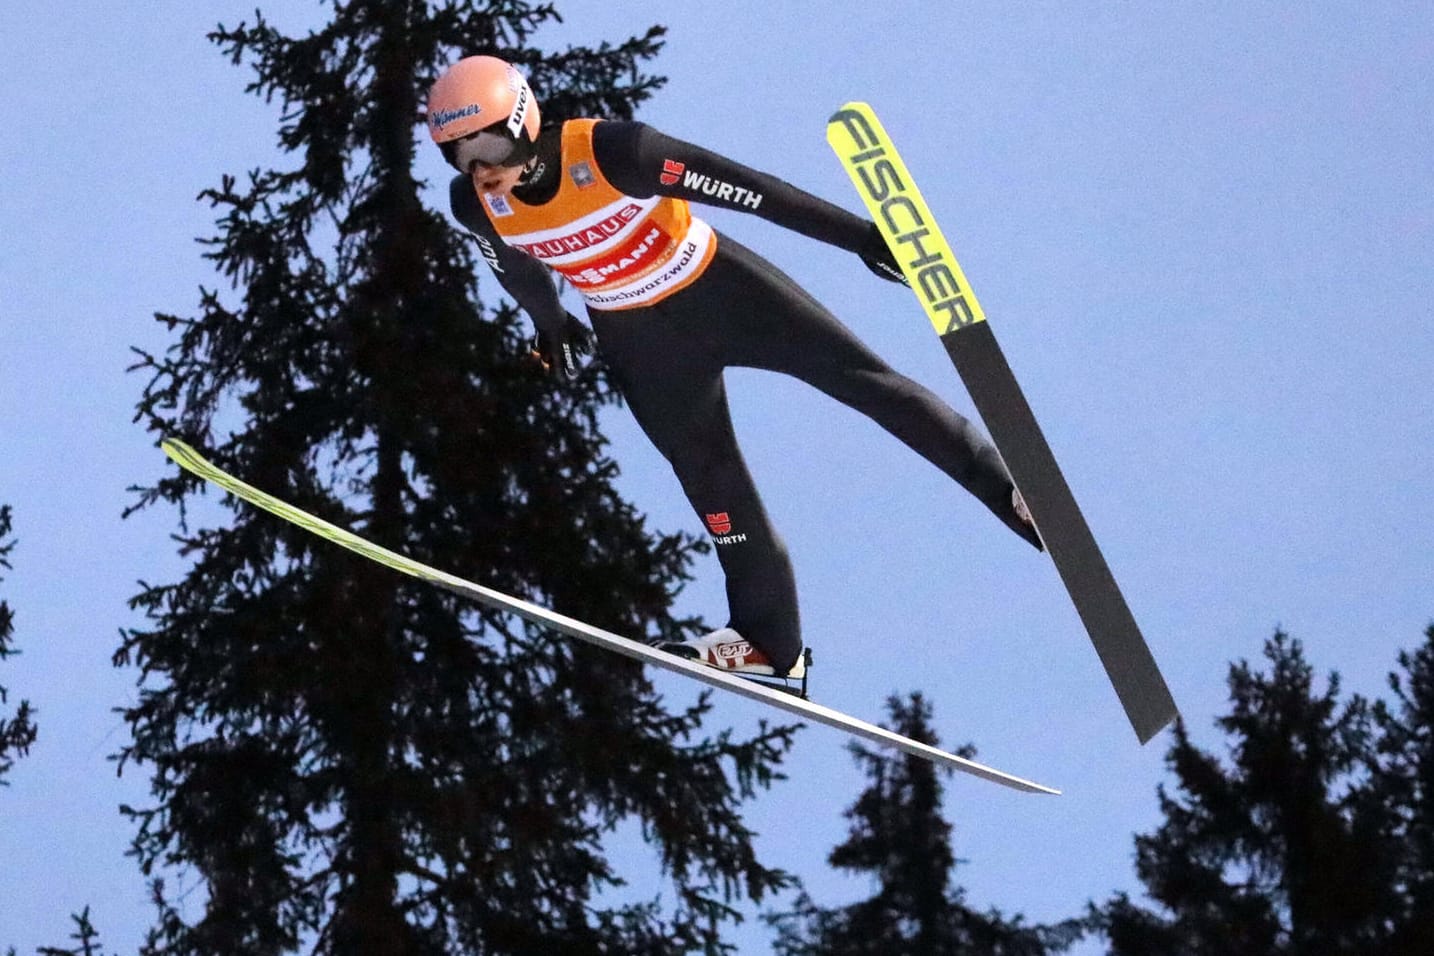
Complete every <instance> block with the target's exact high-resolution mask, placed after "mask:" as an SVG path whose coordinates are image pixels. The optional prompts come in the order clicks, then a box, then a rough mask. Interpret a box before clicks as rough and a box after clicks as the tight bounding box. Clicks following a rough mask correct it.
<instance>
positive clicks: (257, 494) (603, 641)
mask: <svg viewBox="0 0 1434 956" xmlns="http://www.w3.org/2000/svg"><path fill="white" fill-rule="evenodd" d="M161 447H162V448H163V449H164V453H165V454H166V455H168V456H169V457H170V458H171V459H173V460H174V462H175V463H176V464H178V465H179V466H180V467H181V468H183V469H185V470H186V471H188V472H190V473H192V474H194V475H197V476H199V477H200V478H203V479H204V480H205V481H209V482H212V483H213V484H215V485H217V486H218V487H220V488H223V489H224V490H225V491H228V492H230V493H231V494H233V495H235V496H236V497H239V498H242V499H244V500H245V501H247V502H249V503H250V504H252V505H255V506H257V507H259V508H262V509H264V510H265V511H268V512H269V513H271V514H274V515H277V516H278V517H280V518H283V519H284V520H285V521H289V522H291V523H293V524H296V525H298V526H299V527H301V528H303V529H305V530H306V531H310V532H312V533H313V534H316V535H318V536H319V537H321V538H325V539H327V540H329V541H332V542H334V543H335V544H338V545H342V546H343V547H345V548H348V549H349V550H350V551H354V552H356V553H358V554H361V555H363V556H364V557H366V558H369V559H370V560H372V561H377V562H378V563H379V564H383V565H386V566H387V567H390V568H393V569H394V570H395V571H400V572H402V573H404V574H408V575H411V576H413V577H416V578H421V579H422V580H424V581H428V582H430V583H433V584H437V585H439V586H440V587H443V588H447V589H448V590H450V591H452V592H454V593H455V594H459V595H462V596H463V597H467V598H471V599H473V600H475V601H478V602H480V603H482V604H486V605H487V606H489V607H493V608H497V609H499V610H503V611H510V612H512V613H514V614H516V615H518V616H519V617H521V618H523V619H524V620H526V621H530V622H532V623H534V624H537V625H539V626H542V627H548V628H551V629H553V630H555V631H557V632H559V633H561V634H565V635H567V636H568V637H573V638H577V639H578V640H581V641H586V642H587V643H589V644H594V645H597V646H598V647H602V648H605V649H606V650H609V651H613V652H614V653H617V654H621V655H623V656H624V657H628V658H631V659H633V660H637V661H641V662H643V663H646V664H652V665H654V666H656V667H661V668H663V669H665V670H669V671H675V672H676V673H679V674H683V675H685V676H687V677H691V678H693V679H694V680H698V681H701V682H702V683H704V684H708V685H710V686H713V687H720V688H722V689H723V690H728V691H731V692H733V693H735V694H738V695H740V696H743V697H747V698H749V699H752V700H759V701H762V702H763V703H766V704H770V705H771V706H773V707H777V708H779V709H781V710H785V711H788V712H789V713H792V714H796V715H797V716H799V717H803V718H806V719H809V720H814V721H816V722H817V723H821V724H826V725H827V726H828V727H834V728H836V729H838V730H842V731H845V732H846V733H849V734H852V735H854V736H857V737H861V738H863V739H865V740H869V741H871V742H872V743H876V744H880V745H882V746H885V747H893V748H896V749H898V750H901V751H903V752H905V753H909V754H911V755H913V756H916V757H921V758H922V759H925V760H929V761H931V762H932V763H935V764H938V765H940V766H945V767H950V768H951V769H953V770H958V771H960V772H962V773H966V774H970V775H972V776H975V777H980V778H981V779H983V780H989V781H991V782H993V783H998V784H1000V785H1001V786H1003V787H1009V788H1011V789H1013V790H1020V791H1023V792H1025V793H1049V794H1059V793H1060V791H1059V790H1055V789H1052V788H1050V787H1047V786H1043V785H1042V784H1039V783H1033V782H1031V781H1029V780H1025V779H1022V778H1020V777H1015V776H1012V775H1010V774H1008V773H1003V772H1001V771H1000V770H995V769H993V768H991V767H987V766H985V765H984V764H979V763H976V762H975V761H974V760H967V759H966V758H964V757H958V756H957V755H955V754H952V753H947V752H946V751H944V750H941V749H939V748H936V747H932V746H931V745H929V744H924V743H922V742H920V741H918V740H912V739H910V738H909V737H903V736H902V735H900V734H897V733H894V732H892V731H890V730H887V729H886V728H885V727H878V726H876V725H875V724H870V723H867V722H866V721H863V720H859V719H857V718H855V717H851V716H848V715H847V714H843V713H841V712H840V711H837V710H833V709H831V708H830V707H823V706H822V705H821V704H814V703H812V702H811V701H809V700H803V699H802V698H800V697H795V696H793V695H791V694H788V693H785V692H784V691H781V690H777V689H775V688H771V687H767V686H764V685H761V684H758V683H755V682H753V681H749V680H743V679H742V678H740V677H736V676H734V675H732V674H727V673H724V672H723V671H719V670H717V669H715V668H712V667H708V666H707V665H705V664H697V663H693V662H691V661H688V660H684V659H683V658H680V657H676V656H674V655H672V654H668V653H666V652H664V651H660V650H658V649H657V648H654V647H649V646H648V645H646V644H643V643H641V642H638V641H634V640H631V639H629V638H626V637H621V636H619V635H617V634H613V633H611V632H609V631H604V630H602V629H601V628H597V627H593V626H592V625H591V624H587V623H585V622H583V621H579V620H577V619H575V618H571V617H567V616H566V615H563V614H559V613H557V612H556V611H551V610H549V609H547V608H545V607H539V606H538V605H536V604H530V603H529V602H527V601H524V600H521V599H519V598H515V597H511V596H510V595H507V594H503V593H502V592H500V591H494V590H493V589H491V588H486V587H483V586H482V585H481V584H475V583H473V582H472V581H467V580H464V579H463V578H460V577H457V576H455V575H452V574H448V573H447V572H444V571H440V570H438V569H437V568H434V567H430V566H429V565H426V564H424V563H422V562H421V561H415V560H413V559H412V558H409V557H405V556H404V555H401V554H399V553H398V552H396V551H390V550H389V549H388V548H384V547H381V546H379V545H377V544H374V543H373V542H372V541H368V540H366V539H364V538H361V537H359V536H358V535H356V534H354V533H353V532H352V531H346V530H344V529H343V528H340V527H339V526H338V525H335V524H331V523H329V522H327V521H325V520H324V519H322V518H320V517H318V516H316V515H312V514H309V513H308V512H307V511H304V510H303V509H301V508H296V507H294V506H293V505H291V504H289V503H288V502H286V501H282V500H280V499H279V498H275V497H274V496H273V495H270V494H268V493H266V492H263V491H260V490H259V489H258V488H255V487H254V486H253V485H250V484H248V483H247V482H244V481H241V480H239V479H238V478H236V477H234V476H233V475H231V474H229V473H228V472H226V471H224V470H223V469H221V468H219V467H217V466H215V465H214V464H213V463H211V462H210V461H208V460H207V459H206V458H205V457H204V456H203V455H201V454H199V452H197V451H195V450H194V449H193V448H192V447H190V446H189V445H187V444H185V443H184V442H182V441H178V440H176V439H172V438H170V439H165V440H164V441H163V442H162V443H161Z"/></svg>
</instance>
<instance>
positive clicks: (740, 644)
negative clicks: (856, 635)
mask: <svg viewBox="0 0 1434 956" xmlns="http://www.w3.org/2000/svg"><path fill="white" fill-rule="evenodd" d="M660 646H661V648H662V649H663V650H664V651H667V652H668V653H669V654H676V655H677V656H678V657H685V658H687V659H688V660H694V661H701V662H702V663H703V664H707V665H708V666H710V667H716V668H719V669H720V670H726V671H731V672H732V673H734V674H752V675H755V676H758V677H790V678H793V679H795V680H800V679H801V678H802V676H803V675H804V674H805V673H806V670H807V666H806V655H805V654H798V655H797V662H796V663H795V664H793V665H792V667H791V669H790V670H789V671H787V673H785V674H778V673H777V669H776V668H775V667H773V666H772V662H771V661H770V660H768V659H767V655H766V654H763V653H762V652H761V651H760V650H758V649H757V648H756V647H754V646H753V645H752V643H751V642H750V641H748V640H747V639H746V638H745V637H743V636H742V635H741V634H738V633H737V632H736V631H734V630H732V628H730V627H724V628H720V629H718V630H715V631H713V632H712V633H711V634H705V635H703V636H702V637H696V638H692V639H691V640H686V641H674V642H671V643H667V644H662V645H660Z"/></svg>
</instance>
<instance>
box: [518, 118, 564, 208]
mask: <svg viewBox="0 0 1434 956" xmlns="http://www.w3.org/2000/svg"><path fill="white" fill-rule="evenodd" d="M562 147H563V128H562V126H561V125H558V126H544V127H543V129H542V131H541V132H539V134H538V148H537V153H536V155H535V156H534V157H533V162H534V166H533V171H532V172H530V173H528V174H527V175H526V176H524V177H523V181H522V182H521V183H519V184H518V185H517V186H516V187H514V189H513V195H514V196H516V197H517V198H518V200H519V201H520V202H522V203H524V204H526V205H529V206H541V205H543V203H545V202H547V201H548V200H550V199H552V198H553V197H554V196H556V195H557V194H558V187H559V186H560V185H562V182H563V175H562V170H563V157H562V152H563V148H562Z"/></svg>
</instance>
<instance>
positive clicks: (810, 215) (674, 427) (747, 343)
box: [450, 120, 1012, 673]
mask: <svg viewBox="0 0 1434 956" xmlns="http://www.w3.org/2000/svg"><path fill="white" fill-rule="evenodd" d="M537 163H538V166H537V167H536V168H535V171H534V173H533V174H532V175H530V177H529V178H528V179H527V181H525V182H524V184H523V185H522V186H520V187H518V188H517V189H515V190H514V191H513V192H512V193H511V194H510V195H509V196H506V197H504V196H498V195H495V194H485V195H483V196H479V195H478V193H477V191H476V189H475V186H474V184H473V181H472V180H471V179H469V178H468V177H467V176H461V175H460V176H457V177H455V178H454V180H453V182H452V184H451V188H450V201H451V205H452V210H453V213H454V216H455V217H456V218H457V219H458V221H459V222H461V223H462V224H463V225H464V226H466V227H467V228H468V229H470V230H471V231H472V232H473V233H474V234H475V235H476V236H477V237H478V240H479V247H480V249H481V250H482V252H483V255H484V258H485V259H487V261H488V263H489V265H490V266H491V267H492V268H493V270H494V273H495V275H496V276H497V278H498V280H499V282H500V283H501V284H502V286H503V288H504V289H505V290H506V291H507V292H508V293H509V294H510V295H511V296H512V297H513V298H514V299H515V300H516V301H517V303H518V304H519V305H520V306H521V307H522V308H523V309H524V310H525V311H526V312H527V313H528V314H529V316H531V317H532V319H533V321H534V323H535V324H536V325H537V326H538V327H539V328H540V329H547V330H557V329H560V328H561V326H562V324H563V322H564V321H565V320H566V312H565V311H564V309H563V306H562V305H561V303H560V301H559V298H558V293H557V290H556V287H555V285H554V283H553V280H552V276H551V273H550V272H549V271H548V270H549V269H551V270H554V271H557V272H559V273H560V274H562V275H563V276H564V277H566V278H567V279H568V281H569V282H571V283H572V284H573V286H574V287H575V288H576V289H577V290H578V292H579V293H580V294H581V295H582V296H583V298H584V300H585V302H586V304H587V312H588V317H589V319H590V321H591V323H592V327H593V331H594V332H595V333H596V336H597V341H598V347H599V349H600V351H601V353H602V356H603V359H604V361H605V362H606V364H607V366H608V368H609V370H610V372H611V375H612V378H613V380H614V381H615V382H616V384H617V385H618V387H619V388H620V389H621V391H622V393H623V395H624V397H625V398H626V400H627V403H628V407H629V408H630V409H631V410H632V413H633V415H634V416H635V417H636V419H637V422H638V424H639V425H640V426H641V428H642V430H643V431H644V433H645V434H646V435H647V437H648V438H649V439H650V440H651V441H652V443H653V444H654V445H655V446H656V447H657V449H658V451H660V452H661V453H662V455H663V456H664V457H665V458H666V459H667V461H668V462H669V463H670V464H671V466H672V469H673V471H674V472H675V473H676V475H677V478H678V480H679V481H680V482H681V484H682V488H683V490H684V492H685V493H686V495H687V498H688V501H689V502H691V504H692V507H693V508H694V509H695V510H696V512H697V515H698V518H699V519H700V520H701V521H702V522H703V525H704V526H705V527H706V529H707V531H708V532H709V533H710V534H711V536H712V541H713V543H714V545H715V546H716V552H717V557H718V560H719V561H720V562H721V565H722V570H723V572H724V574H725V576H726V587H727V600H728V606H729V611H730V614H731V620H730V621H729V626H730V627H732V628H733V629H735V630H736V631H738V632H739V633H740V634H741V635H742V636H743V637H745V638H746V639H747V640H748V641H750V642H751V643H752V644H753V645H755V646H756V647H757V648H758V649H759V650H760V651H762V652H763V653H764V654H766V655H767V658H768V659H769V660H770V661H771V663H772V664H773V666H774V667H775V668H776V670H777V672H778V673H784V672H785V671H786V669H787V668H788V667H790V666H791V665H792V664H793V663H794V662H795V661H796V659H797V656H798V655H799V654H800V652H801V648H802V639H801V627H800V623H799V617H798V610H797V591H796V583H795V578H794V576H793V572H792V565H791V561H790V559H789V558H788V556H787V550H786V547H785V546H784V545H783V543H782V540H781V538H780V537H778V535H777V532H776V530H775V529H774V528H773V527H772V524H771V522H770V521H769V520H768V517H767V513H766V511H765V509H764V508H763V506H762V502H761V499H760V497H759V496H758V493H757V489H756V486H755V485H754V483H753V481H752V476H751V475H750V474H749V473H748V470H747V465H746V463H745V462H744V461H743V458H742V453H741V451H740V449H739V448H738V444H737V438H736V436H735V434H734V433H733V429H732V420H731V416H730V414H729V413H728V408H727V394H726V389H725V386H724V383H723V378H722V372H723V370H724V369H726V368H728V367H732V366H739V367H747V368H758V369H768V370H770V371H774V372H781V373H784V374H787V375H791V376H795V377H796V378H798V379H800V380H802V381H804V382H806V383H808V384H810V385H812V386H814V387H816V388H818V389H820V390H822V391H823V392H825V393H826V394H828V395H830V396H831V397H832V398H835V399H836V400H837V401H839V402H842V403H843V404H845V405H848V406H850V407H851V408H854V409H856V410H857V411H859V412H861V413H862V414H864V415H866V416H868V417H869V418H871V419H872V420H874V421H875V422H876V423H877V424H879V425H881V427H883V428H884V429H886V430H887V431H888V432H890V433H891V434H892V435H894V436H896V437H897V438H898V439H900V440H901V441H903V442H904V443H906V444H907V445H908V446H910V447H911V448H912V449H914V450H915V451H916V452H917V453H918V454H920V455H921V456H922V457H924V458H926V459H927V460H928V461H930V462H931V463H932V464H934V465H935V466H936V467H937V468H939V469H941V470H942V471H943V472H945V473H946V474H947V475H949V476H950V477H951V478H952V479H953V480H955V481H956V482H958V483H959V484H961V485H962V486H963V487H965V488H966V489H968V490H969V491H970V492H971V493H972V494H974V495H975V496H976V497H977V498H978V499H980V500H981V501H982V502H983V503H985V504H986V505H987V507H989V508H991V510H992V511H995V512H996V513H997V514H998V516H1001V517H1002V518H1003V520H1006V521H1007V523H1008V524H1009V523H1010V518H1009V516H1008V514H1007V513H1008V512H1010V510H1011V504H1010V493H1011V488H1012V485H1011V479H1010V475H1009V474H1008V473H1007V471H1006V468H1005V465H1004V464H1003V463H1002V462H1001V459H1000V456H999V455H998V454H997V452H996V449H995V447H994V446H993V445H992V444H991V443H990V442H989V441H988V440H987V439H986V438H985V437H984V436H983V435H982V434H981V433H980V432H979V431H978V430H977V429H976V428H975V427H974V426H973V425H972V424H971V423H970V422H969V421H967V420H966V419H965V418H964V417H962V416H961V415H960V414H958V413H957V412H955V411H954V410H953V409H951V408H950V407H948V406H947V405H946V404H945V403H944V402H942V401H941V400H940V399H939V398H937V397H936V396H935V395H934V394H933V393H931V392H930V391H928V390H927V389H926V388H924V387H922V386H921V385H919V384H917V383H916V382H914V381H912V380H910V379H908V378H906V377H905V376H902V375H900V374H898V373H897V372H895V371H894V370H892V369H891V368H890V367H889V366H888V365H887V364H886V363H885V362H884V361H882V360H881V358H879V357H878V356H877V355H876V354H875V353H874V352H872V351H871V349H869V348H868V347H867V346H866V345H864V344H863V343H862V342H861V341H860V340H859V339H858V338H857V337H856V336H855V335H854V334H852V332H850V331H849V330H848V329H847V328H846V327H845V326H843V325H842V324H841V323H840V322H839V321H838V320H837V319H836V318H835V317H834V316H833V315H832V314H831V313H830V312H828V311H827V310H826V308H824V307H823V306H822V305H821V304H820V303H819V302H817V301H816V300H815V299H814V298H812V296H810V295H808V294H807V293H806V292H805V291H804V290H802V289H801V288H800V287H799V286H798V285H797V284H796V283H795V282H794V281H793V280H792V279H790V278H788V277H787V276H786V275H785V274H784V273H782V272H781V271H780V270H779V269H777V268H776V267H775V266H773V265H772V264H771V263H769V262H767V261H766V260H765V259H763V258H762V257H761V256H758V255H757V254H756V253H754V252H751V251H750V250H748V249H746V248H744V247H743V246H741V245H740V244H738V243H737V242H735V241H734V240H732V239H731V238H729V237H727V236H725V235H721V234H720V233H718V232H717V231H715V230H714V229H712V228H711V227H710V226H709V225H707V223H705V222H703V221H702V220H701V219H698V218H696V217H694V216H693V215H692V212H691V209H690V207H689V205H688V203H689V201H693V202H700V203H703V204H706V205H712V206H718V207H721V208H726V209H736V210H740V211H746V212H751V213H753V214H755V215H757V216H760V217H762V218H764V219H767V220H769V221H771V222H773V223H775V224H777V225H780V226H783V227H785V228H788V229H792V230H794V231H796V232H799V233H801V234H803V235H806V236H809V237H811V238H814V239H818V240H820V241H822V242H826V243H830V244H832V245H834V246H837V247H840V248H842V249H846V250H848V251H851V252H860V251H861V250H862V248H863V246H864V244H865V243H866V242H867V241H868V237H869V234H870V230H871V224H870V223H869V222H868V221H867V220H865V219H862V218H860V217H858V216H855V215H853V214H851V213H849V212H847V211H845V210H843V209H841V208H839V207H837V206H834V205H832V204H831V203H828V202H825V201H824V200H821V199H818V198H817V197H815V196H812V195H810V194H808V193H806V192H803V191H802V190H800V189H797V188H796V187H794V186H791V185H790V184H788V183H786V182H783V181H782V180H779V179H777V178H775V177H772V176H769V175H767V174H765V173H761V172H758V171H756V170H753V169H750V168H748V167H746V166H743V165H741V164H739V163H736V162H734V161H732V160H729V159H726V158H725V157H722V156H719V155H717V154H715V153H712V152H710V151H708V150H705V149H702V148H700V147H698V146H694V145H692V144H689V143H685V142H682V141H680V140H677V139H673V138H672V137H669V136H666V135H664V134H662V133H660V132H658V131H657V130H655V129H653V128H651V127H649V126H646V125H645V124H642V123H635V122H617V121H598V120H569V121H567V122H565V123H563V124H562V125H561V127H552V128H548V129H545V130H544V132H543V134H542V136H541V137H540V138H539V143H538V159H537Z"/></svg>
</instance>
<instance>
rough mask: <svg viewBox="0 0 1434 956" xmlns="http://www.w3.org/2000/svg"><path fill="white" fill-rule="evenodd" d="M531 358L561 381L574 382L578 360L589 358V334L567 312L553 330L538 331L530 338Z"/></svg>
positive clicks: (591, 344)
mask: <svg viewBox="0 0 1434 956" xmlns="http://www.w3.org/2000/svg"><path fill="white" fill-rule="evenodd" d="M532 348H533V357H534V358H536V359H537V360H538V361H540V362H542V363H543V368H544V370H546V371H549V372H556V374H557V375H559V376H561V377H562V378H576V377H577V374H578V356H579V355H591V354H592V350H593V334H592V332H591V331H589V329H588V327H587V326H586V325H583V324H582V323H581V322H579V321H578V320H577V318H576V317H574V316H573V314H572V313H571V312H569V313H567V317H566V318H565V319H563V324H562V325H560V326H558V328H557V329H556V330H552V331H549V330H545V329H539V330H538V334H537V335H535V336H533V345H532Z"/></svg>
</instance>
